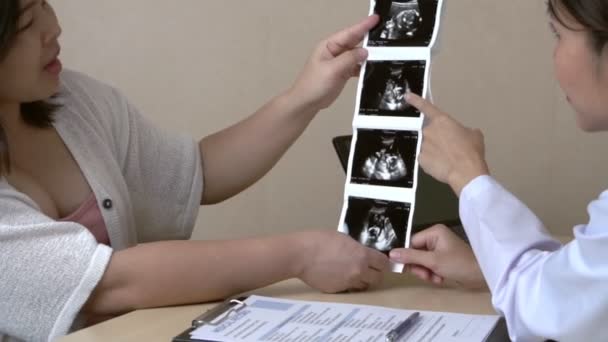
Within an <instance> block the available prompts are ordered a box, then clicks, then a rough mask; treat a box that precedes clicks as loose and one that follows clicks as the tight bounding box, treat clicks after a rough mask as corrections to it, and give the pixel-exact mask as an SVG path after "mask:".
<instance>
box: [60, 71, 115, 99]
mask: <svg viewBox="0 0 608 342" xmlns="http://www.w3.org/2000/svg"><path fill="white" fill-rule="evenodd" d="M58 99H59V101H60V102H62V103H63V104H67V105H73V104H81V105H82V104H88V105H94V106H99V105H108V104H110V105H111V104H116V103H120V102H122V101H124V98H123V96H122V94H121V93H120V92H119V91H118V90H117V89H116V88H114V87H112V86H110V85H109V84H106V83H104V82H102V81H99V80H97V79H95V78H93V77H91V76H88V75H86V74H84V73H81V72H78V71H74V70H69V69H66V70H64V71H63V72H62V73H61V86H60V90H59V94H58Z"/></svg>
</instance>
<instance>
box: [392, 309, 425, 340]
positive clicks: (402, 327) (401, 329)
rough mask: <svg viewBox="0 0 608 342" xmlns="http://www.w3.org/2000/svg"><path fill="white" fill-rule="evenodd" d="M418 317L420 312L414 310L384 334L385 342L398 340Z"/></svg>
mask: <svg viewBox="0 0 608 342" xmlns="http://www.w3.org/2000/svg"><path fill="white" fill-rule="evenodd" d="M418 317H420V312H414V313H413V314H411V315H410V317H408V318H407V319H406V320H405V321H403V322H401V323H399V325H397V326H396V327H395V328H393V329H391V331H389V332H388V334H386V342H395V341H397V340H399V339H400V338H401V337H402V336H403V335H405V333H406V332H407V331H408V330H409V329H410V328H411V327H412V326H413V325H414V323H415V322H416V320H417V319H418Z"/></svg>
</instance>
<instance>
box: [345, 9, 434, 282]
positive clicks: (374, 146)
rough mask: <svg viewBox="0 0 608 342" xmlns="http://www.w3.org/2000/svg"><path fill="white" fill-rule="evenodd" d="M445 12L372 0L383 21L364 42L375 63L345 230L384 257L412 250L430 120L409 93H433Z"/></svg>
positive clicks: (362, 108) (361, 100)
mask: <svg viewBox="0 0 608 342" xmlns="http://www.w3.org/2000/svg"><path fill="white" fill-rule="evenodd" d="M442 8H443V0H400V1H399V0H395V1H391V0H371V7H370V14H373V13H377V14H379V15H380V17H381V19H380V24H379V25H378V27H377V28H375V29H373V30H372V31H371V32H370V33H369V34H368V35H367V37H366V38H365V42H364V46H365V47H366V48H367V49H368V51H369V59H368V61H367V62H366V63H365V64H364V65H363V67H362V70H361V75H360V77H359V85H358V88H357V98H356V106H355V115H354V120H353V140H352V144H351V149H350V157H349V162H348V170H347V176H346V186H345V190H344V205H343V207H342V213H341V215H340V223H339V226H338V231H340V232H342V233H345V234H348V235H350V236H351V237H352V238H353V239H355V240H358V241H359V242H361V243H362V244H364V245H366V246H368V247H371V248H374V249H376V250H378V251H381V252H383V253H388V252H389V251H390V250H391V249H394V248H399V247H409V245H410V237H411V233H412V232H411V230H412V220H413V216H414V209H415V204H416V189H417V187H418V184H417V183H418V155H419V154H420V146H421V143H422V133H421V130H422V126H423V122H424V114H423V113H420V112H418V111H417V110H416V109H415V108H413V107H412V106H410V105H409V104H408V103H407V101H405V99H404V97H403V95H404V94H405V93H406V92H407V91H411V92H414V93H417V94H418V95H421V96H423V97H428V95H430V70H431V56H432V54H431V51H432V50H433V48H434V45H435V41H436V40H437V36H438V32H439V27H440V21H441V12H442ZM402 269H403V265H393V271H394V272H401V271H402Z"/></svg>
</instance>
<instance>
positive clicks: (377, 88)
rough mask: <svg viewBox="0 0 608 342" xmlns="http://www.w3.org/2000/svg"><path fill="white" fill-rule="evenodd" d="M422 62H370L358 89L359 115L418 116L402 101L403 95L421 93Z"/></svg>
mask: <svg viewBox="0 0 608 342" xmlns="http://www.w3.org/2000/svg"><path fill="white" fill-rule="evenodd" d="M425 69H426V62H425V61H370V62H368V63H367V65H366V67H365V76H364V79H363V89H362V90H361V105H360V107H359V113H360V114H361V115H378V116H398V117H420V111H419V110H417V109H416V108H414V107H413V106H411V105H410V104H409V103H407V101H406V100H405V95H406V94H407V92H413V93H415V94H419V95H421V94H422V91H423V88H424V74H425Z"/></svg>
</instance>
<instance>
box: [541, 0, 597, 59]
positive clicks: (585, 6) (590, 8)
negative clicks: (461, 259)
mask: <svg viewBox="0 0 608 342" xmlns="http://www.w3.org/2000/svg"><path fill="white" fill-rule="evenodd" d="M547 10H548V12H549V14H550V15H551V16H552V17H553V18H555V19H556V20H557V21H559V23H560V24H562V25H564V26H565V27H567V28H569V29H572V30H576V29H575V28H573V27H571V24H569V23H568V21H567V20H565V18H564V14H567V15H570V16H571V17H572V18H574V20H576V21H577V22H578V23H579V24H580V25H582V26H583V28H584V30H586V31H588V33H589V38H590V42H591V47H592V48H593V50H594V51H595V52H596V53H597V54H598V55H600V56H601V55H602V54H603V52H604V49H605V48H606V46H607V45H608V1H606V0H548V1H547Z"/></svg>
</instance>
